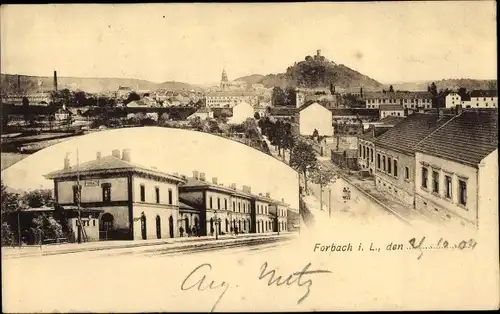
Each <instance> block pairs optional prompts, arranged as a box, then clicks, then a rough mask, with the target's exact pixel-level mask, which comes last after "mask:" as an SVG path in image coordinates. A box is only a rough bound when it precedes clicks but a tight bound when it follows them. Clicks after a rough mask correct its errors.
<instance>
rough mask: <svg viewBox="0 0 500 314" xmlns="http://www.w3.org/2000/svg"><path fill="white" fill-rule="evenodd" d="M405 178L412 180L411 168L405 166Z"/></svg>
mask: <svg viewBox="0 0 500 314" xmlns="http://www.w3.org/2000/svg"><path fill="white" fill-rule="evenodd" d="M405 179H406V180H410V168H408V167H405Z"/></svg>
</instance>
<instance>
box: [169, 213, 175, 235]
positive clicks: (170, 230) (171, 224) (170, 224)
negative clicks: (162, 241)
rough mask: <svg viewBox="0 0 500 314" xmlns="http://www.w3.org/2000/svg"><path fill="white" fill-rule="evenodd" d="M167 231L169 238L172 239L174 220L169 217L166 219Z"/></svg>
mask: <svg viewBox="0 0 500 314" xmlns="http://www.w3.org/2000/svg"><path fill="white" fill-rule="evenodd" d="M168 231H169V232H170V237H171V238H173V237H174V218H173V217H172V216H170V217H169V218H168Z"/></svg>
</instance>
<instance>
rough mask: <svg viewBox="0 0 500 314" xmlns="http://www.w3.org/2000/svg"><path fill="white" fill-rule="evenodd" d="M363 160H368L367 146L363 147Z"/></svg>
mask: <svg viewBox="0 0 500 314" xmlns="http://www.w3.org/2000/svg"><path fill="white" fill-rule="evenodd" d="M363 159H366V146H363Z"/></svg>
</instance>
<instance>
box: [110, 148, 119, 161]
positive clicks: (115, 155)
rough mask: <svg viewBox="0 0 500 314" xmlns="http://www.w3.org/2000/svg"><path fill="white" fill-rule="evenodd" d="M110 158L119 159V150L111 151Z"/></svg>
mask: <svg viewBox="0 0 500 314" xmlns="http://www.w3.org/2000/svg"><path fill="white" fill-rule="evenodd" d="M111 156H113V157H115V158H118V159H120V150H119V149H113V151H112V152H111Z"/></svg>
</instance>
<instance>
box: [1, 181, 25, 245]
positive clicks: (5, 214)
mask: <svg viewBox="0 0 500 314" xmlns="http://www.w3.org/2000/svg"><path fill="white" fill-rule="evenodd" d="M0 189H1V202H2V203H1V214H2V217H1V218H2V245H11V244H13V243H14V240H15V236H14V233H13V232H12V229H11V224H10V223H9V220H10V219H9V218H10V216H11V214H12V213H15V212H16V211H18V210H19V209H20V197H19V194H14V193H11V192H8V191H7V187H6V186H5V185H4V184H3V181H0Z"/></svg>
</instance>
